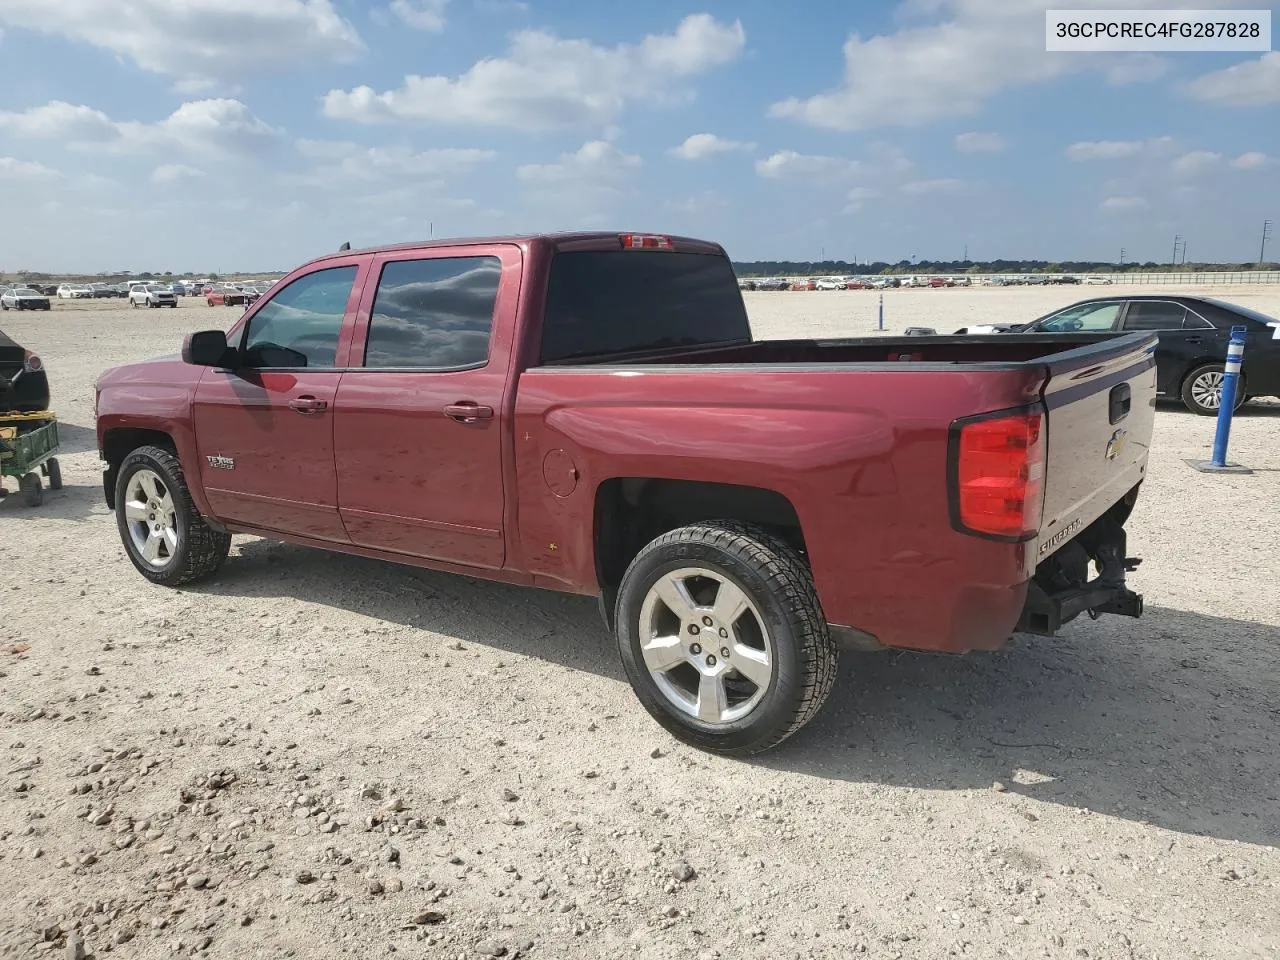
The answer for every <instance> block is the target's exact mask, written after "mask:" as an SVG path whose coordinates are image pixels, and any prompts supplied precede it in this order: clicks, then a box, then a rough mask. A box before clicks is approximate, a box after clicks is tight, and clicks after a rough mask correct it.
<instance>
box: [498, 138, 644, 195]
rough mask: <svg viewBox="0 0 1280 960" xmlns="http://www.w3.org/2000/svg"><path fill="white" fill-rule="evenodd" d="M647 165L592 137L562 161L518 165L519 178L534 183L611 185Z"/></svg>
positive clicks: (561, 157)
mask: <svg viewBox="0 0 1280 960" xmlns="http://www.w3.org/2000/svg"><path fill="white" fill-rule="evenodd" d="M642 165H643V161H641V159H640V158H639V157H637V156H635V155H634V154H629V153H623V152H622V151H621V150H619V149H618V148H617V147H615V146H614V145H613V144H612V143H607V142H606V141H604V140H589V141H588V142H586V143H584V144H583V145H582V146H581V147H580V148H578V150H576V151H574V152H573V153H565V154H561V156H560V162H559V163H544V164H539V163H527V164H525V165H523V166H520V167H517V168H516V177H517V178H518V179H520V180H523V181H524V182H525V183H531V184H584V185H599V184H609V183H613V182H615V181H618V180H621V179H624V178H625V177H626V175H627V172H628V171H630V170H635V169H637V168H639V167H640V166H642Z"/></svg>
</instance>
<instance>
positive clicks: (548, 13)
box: [0, 0, 1280, 271]
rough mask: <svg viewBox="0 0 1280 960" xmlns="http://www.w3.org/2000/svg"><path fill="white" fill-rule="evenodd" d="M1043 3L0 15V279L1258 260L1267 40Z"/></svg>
mask: <svg viewBox="0 0 1280 960" xmlns="http://www.w3.org/2000/svg"><path fill="white" fill-rule="evenodd" d="M1240 5H1243V4H1242V3H1240V2H1236V3H1234V4H1229V3H1220V4H1217V6H1219V7H1226V6H1240ZM1049 6H1050V4H1048V3H1040V2H1031V0H904V2H899V3H897V4H871V3H858V2H848V0H845V2H836V0H809V2H807V3H805V4H802V5H795V4H791V5H786V4H779V3H776V2H765V0H738V2H734V3H728V2H712V0H707V2H696V0H689V2H683V0H681V2H677V0H667V2H661V3H607V4H601V3H594V4H592V3H584V2H572V3H571V2H567V0H562V2H555V0H528V2H514V0H131V2H130V3H129V4H121V3H118V2H116V0H0V223H2V224H3V229H0V269H4V270H11V269H18V268H29V269H44V270H53V271H57V270H87V271H97V270H114V269H133V270H157V269H159V270H174V271H183V270H189V269H190V270H197V271H210V270H218V271H229V270H233V269H262V270H265V269H272V268H286V267H289V266H292V265H294V264H296V263H297V262H299V261H301V260H304V259H307V258H309V257H311V256H315V255H317V254H320V253H324V252H328V251H330V250H332V249H335V248H336V247H337V246H338V245H339V244H340V243H342V242H343V241H347V240H349V241H351V242H352V243H353V244H354V245H356V246H362V245H366V244H373V243H383V242H397V241H403V240H411V239H419V238H425V237H427V236H428V234H429V233H431V232H433V233H434V235H435V236H437V237H439V236H465V235H477V234H480V235H491V234H500V233H509V232H524V231H542V230H556V229H565V228H579V227H583V228H601V229H613V228H615V227H616V228H626V229H640V230H654V231H663V232H679V233H686V234H693V235H696V236H701V237H706V238H709V239H714V240H718V241H719V242H721V243H723V244H724V245H725V246H726V248H727V249H728V250H729V252H730V253H731V255H733V256H734V257H735V258H737V259H743V260H746V259H763V258H791V259H816V258H818V257H819V256H820V255H821V254H823V253H825V255H826V256H827V257H830V258H842V259H846V260H850V259H853V258H854V257H857V258H859V259H864V260H865V259H868V258H870V259H885V260H891V261H892V260H897V259H901V258H904V257H912V256H917V257H919V258H921V259H926V258H929V259H946V258H958V257H960V256H961V255H962V253H963V252H964V250H965V248H966V247H967V248H968V252H969V255H970V256H971V257H973V258H975V259H980V258H994V257H1012V258H1018V257H1044V258H1049V259H1094V258H1097V259H1111V260H1114V259H1116V258H1117V257H1118V256H1119V252H1120V248H1121V247H1124V248H1126V251H1127V258H1128V259H1135V260H1147V259H1154V260H1167V259H1168V258H1169V256H1170V254H1171V250H1172V243H1173V237H1174V235H1175V234H1181V235H1183V236H1184V237H1186V238H1187V239H1188V248H1187V253H1188V256H1189V257H1190V258H1191V259H1193V260H1195V259H1226V260H1237V259H1244V260H1248V259H1253V258H1256V256H1257V252H1258V241H1259V236H1260V232H1261V227H1262V220H1263V218H1264V217H1271V218H1272V219H1277V220H1280V52H1273V53H1267V54H1258V53H1249V54H1244V53H1241V54H1195V53H1177V54H1165V55H1152V54H1109V53H1108V54H1102V53H1093V54H1061V53H1053V54H1050V53H1046V52H1045V51H1044V10H1045V9H1046V8H1047V7H1049ZM1055 6H1062V4H1057V5H1055ZM1069 6H1073V7H1087V6H1094V7H1098V8H1104V7H1110V6H1117V5H1116V4H1102V3H1092V4H1090V3H1088V2H1081V0H1074V2H1073V3H1072V4H1070V5H1069ZM1125 6H1126V7H1129V8H1134V7H1144V6H1147V7H1153V8H1154V7H1169V6H1177V4H1175V3H1171V2H1170V0H1163V2H1160V3H1150V4H1144V3H1142V2H1141V0H1129V2H1128V3H1126V4H1125ZM1184 6H1195V7H1197V8H1204V7H1212V6H1214V4H1213V2H1212V0H1199V2H1197V3H1194V4H1184ZM1276 19H1277V20H1278V21H1280V17H1278V18H1276Z"/></svg>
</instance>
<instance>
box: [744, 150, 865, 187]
mask: <svg viewBox="0 0 1280 960" xmlns="http://www.w3.org/2000/svg"><path fill="white" fill-rule="evenodd" d="M858 167H859V163H858V161H857V160H849V159H847V158H845V157H825V156H821V155H817V154H806V153H797V152H796V151H794V150H779V151H778V152H777V153H775V154H774V155H773V156H771V157H767V158H766V159H764V160H757V161H756V173H758V174H759V175H760V176H762V177H767V178H769V179H770V180H790V179H804V180H838V179H840V178H842V177H848V176H851V175H852V174H854V173H856V172H857V170H858Z"/></svg>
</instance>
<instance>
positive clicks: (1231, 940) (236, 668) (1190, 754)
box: [0, 288, 1280, 960]
mask: <svg viewBox="0 0 1280 960" xmlns="http://www.w3.org/2000/svg"><path fill="white" fill-rule="evenodd" d="M1213 292H1214V293H1215V294H1216V295H1220V296H1226V297H1227V298H1228V299H1236V300H1238V301H1240V302H1242V303H1248V304H1249V305H1252V306H1255V307H1257V308H1258V309H1261V310H1264V311H1265V312H1270V313H1273V314H1280V289H1278V288H1241V289H1240V290H1239V291H1237V290H1235V289H1231V288H1227V289H1221V290H1217V289H1215V290H1214V291H1213ZM1081 296H1084V294H1083V293H1082V292H1081V291H1078V290H1077V291H1072V290H1039V289H1034V288H1014V289H1012V290H958V289H957V290H936V291H935V290H925V291H889V292H887V293H886V296H885V301H886V305H885V309H886V318H887V322H888V324H889V325H890V327H891V328H896V329H901V327H903V326H906V325H909V324H922V325H928V326H935V327H938V328H939V329H954V327H957V326H960V325H962V324H964V323H966V322H968V321H970V320H972V319H976V318H977V317H979V316H982V317H990V316H992V315H993V312H997V313H998V314H999V315H1000V316H1007V315H1019V316H1037V315H1040V314H1042V313H1046V312H1048V311H1049V310H1051V309H1053V308H1054V307H1056V306H1058V305H1060V304H1065V303H1067V302H1070V301H1071V300H1072V299H1076V298H1078V297H1081ZM747 299H748V304H749V309H750V310H751V313H752V315H753V318H754V319H755V320H756V321H757V326H758V329H759V330H761V331H762V332H763V333H765V334H767V335H769V336H783V335H791V336H814V335H838V334H842V333H854V332H865V331H867V330H869V328H870V325H871V324H872V323H873V322H874V316H875V302H876V299H877V297H876V295H875V294H873V293H869V292H868V293H866V295H863V292H859V291H851V292H849V293H847V294H846V293H811V294H800V293H797V294H751V295H748V298H747ZM157 314H158V315H157ZM235 315H236V311H233V310H227V311H223V310H209V309H208V308H206V307H204V306H203V305H202V304H201V305H199V306H196V305H194V304H193V303H192V302H190V301H188V302H187V303H184V305H183V306H182V307H181V308H180V309H178V310H174V311H158V312H157V311H152V312H144V311H135V312H134V315H130V313H129V311H128V308H127V307H126V308H124V309H121V308H119V307H108V306H104V305H102V304H100V303H99V304H74V305H71V304H65V303H57V304H55V307H54V310H53V312H52V313H51V314H40V315H39V316H38V317H34V316H33V317H28V316H26V315H17V316H15V315H12V314H7V315H5V317H4V320H3V324H4V328H5V330H6V332H7V333H9V334H11V335H13V336H14V337H15V338H16V339H17V340H18V341H19V342H22V343H24V344H25V345H27V346H29V347H32V348H34V349H35V350H37V351H38V352H39V353H40V354H41V355H42V356H43V358H44V359H45V362H46V364H47V366H48V369H49V372H50V377H51V380H52V384H53V393H54V405H55V408H56V410H57V411H58V413H59V414H60V417H61V419H62V424H63V443H64V452H63V456H62V462H63V473H64V478H65V481H66V488H65V489H64V490H63V491H61V492H59V493H52V492H51V493H49V494H48V497H47V499H46V501H45V504H44V506H42V507H40V508H38V509H35V510H31V509H27V508H25V507H23V506H22V505H21V503H20V498H17V497H12V496H11V497H10V498H8V499H7V500H5V501H3V502H0V565H2V566H3V569H5V570H6V571H9V572H10V573H11V574H14V575H12V576H10V577H8V578H6V580H5V581H4V583H3V585H2V586H0V590H3V594H4V599H5V617H4V618H3V619H2V620H0V771H3V773H4V775H5V780H4V781H3V782H4V784H6V785H7V787H6V788H5V789H0V956H15V957H25V956H32V955H41V954H45V953H50V952H52V954H53V955H54V956H67V957H72V956H75V955H76V952H77V951H81V952H83V953H84V954H88V955H92V956H96V957H99V958H105V957H110V956H137V957H143V958H152V957H156V958H160V957H165V958H167V957H172V956H175V955H177V954H175V953H174V952H173V949H174V947H175V945H179V944H180V948H179V950H180V954H181V955H190V954H191V953H192V952H193V951H195V952H197V954H198V953H199V951H201V950H202V949H203V950H205V951H206V954H207V955H209V956H228V957H239V956H246V957H248V956H258V955H263V956H266V955H270V956H287V955H289V954H290V953H292V954H293V955H295V956H304V955H305V956H307V957H308V958H315V960H339V958H343V960H345V958H349V957H351V956H365V955H370V956H371V955H375V954H377V955H384V954H389V953H391V952H393V951H394V952H395V953H397V954H398V955H402V956H430V957H437V956H438V957H448V958H456V957H459V956H461V957H464V958H465V957H472V956H500V955H502V954H494V953H492V952H489V953H482V952H480V950H479V948H480V947H482V946H483V947H489V946H493V947H496V948H499V949H503V950H506V951H507V953H506V954H505V955H506V956H508V957H510V956H514V955H516V954H520V955H522V956H524V955H528V956H531V957H548V958H578V957H580V958H594V957H598V956H602V955H610V956H622V955H626V956H630V955H635V956H638V957H677V956H680V957H684V956H689V957H699V956H707V957H721V958H728V957H735V958H736V957H743V958H752V960H754V958H765V957H768V958H775V957H781V958H785V960H790V958H792V957H799V958H801V960H807V958H810V957H822V958H842V957H846V956H851V955H856V956H863V955H865V956H868V957H883V958H888V957H893V956H901V957H903V958H912V960H916V958H932V957H947V956H951V955H955V956H979V957H985V956H992V957H994V956H1000V955H1003V956H1018V957H1021V956H1028V957H1040V956H1046V955H1047V956H1051V957H1054V958H1057V957H1083V956H1088V957H1093V958H1112V957H1115V958H1130V957H1133V958H1139V960H1149V958H1152V957H1176V958H1184V957H1185V958H1197V957H1213V958H1217V957H1222V958H1236V957H1266V956H1272V955H1275V954H1276V953H1277V952H1278V951H1280V918H1278V917H1277V914H1276V911H1275V910H1274V905H1275V902H1276V893H1277V886H1276V884H1277V877H1280V861H1278V859H1277V857H1278V855H1277V852H1276V849H1275V845H1276V843H1277V841H1278V840H1280V836H1278V834H1280V792H1278V788H1277V784H1280V754H1277V752H1276V751H1275V749H1274V743H1275V739H1276V726H1277V721H1278V719H1280V680H1278V679H1277V673H1276V670H1275V662H1276V651H1277V650H1280V595H1278V594H1277V592H1276V591H1275V590H1274V589H1273V585H1274V584H1275V583H1276V582H1280V551H1277V550H1276V549H1275V530H1276V528H1277V525H1278V523H1277V521H1280V444H1277V443H1276V436H1277V428H1278V427H1280V406H1270V407H1268V406H1262V405H1256V406H1255V405H1251V406H1250V407H1249V408H1247V409H1246V412H1245V413H1244V414H1243V415H1242V416H1241V417H1239V418H1238V419H1237V421H1236V424H1235V426H1234V429H1233V432H1232V438H1231V450H1232V457H1233V459H1237V460H1240V461H1242V462H1244V463H1247V464H1248V465H1250V466H1252V467H1254V468H1255V469H1256V470H1257V471H1258V472H1256V473H1255V474H1254V475H1253V476H1251V477H1207V476H1204V475H1201V474H1197V473H1193V472H1191V471H1190V470H1188V468H1187V467H1186V466H1185V465H1184V464H1183V462H1182V461H1183V459H1184V458H1192V457H1202V456H1204V455H1206V453H1207V450H1208V447H1209V444H1210V442H1211V438H1212V426H1213V425H1212V422H1211V421H1208V420H1206V419H1203V418H1198V417H1194V416H1191V415H1189V414H1186V413H1183V412H1180V411H1179V410H1177V409H1173V408H1171V409H1163V408H1162V409H1161V410H1160V411H1159V413H1158V416H1157V418H1156V420H1157V424H1156V436H1155V441H1154V446H1153V450H1152V459H1151V469H1150V476H1149V479H1148V480H1147V489H1145V490H1144V492H1143V496H1142V497H1141V498H1140V500H1139V504H1138V507H1137V510H1136V511H1135V513H1134V516H1133V518H1132V521H1131V522H1130V525H1129V531H1130V535H1129V546H1130V552H1131V553H1134V554H1136V555H1140V556H1142V557H1144V558H1145V563H1144V564H1143V566H1142V567H1141V569H1140V570H1139V571H1138V572H1137V573H1136V574H1135V575H1134V578H1133V582H1134V584H1135V586H1136V587H1137V588H1138V589H1140V590H1141V591H1143V592H1144V593H1145V594H1146V599H1147V604H1148V606H1147V614H1146V616H1145V617H1144V618H1143V619H1141V620H1138V621H1130V620H1121V619H1117V618H1107V617H1104V618H1103V619H1101V620H1099V621H1097V622H1091V621H1089V620H1088V619H1087V618H1082V619H1081V620H1080V621H1078V622H1076V623H1073V624H1071V625H1070V626H1069V627H1068V628H1067V629H1066V630H1065V631H1064V634H1063V635H1062V636H1061V637H1059V638H1058V639H1055V640H1040V639H1033V638H1029V637H1018V638H1015V639H1014V640H1013V641H1012V642H1011V644H1010V645H1009V646H1008V647H1007V648H1006V649H1004V650H1002V651H1000V652H998V653H994V654H986V655H975V656H970V657H964V658H944V657H921V656H915V655H911V654H905V653H893V654H885V655H867V656H857V655H849V656H846V657H845V658H844V660H843V662H842V667H841V677H840V681H839V683H838V684H837V688H836V691H835V694H834V695H833V697H832V699H831V701H830V703H829V704H828V706H827V708H826V709H825V710H824V711H823V713H822V714H821V715H820V716H819V717H818V718H817V719H816V720H815V721H814V723H812V724H811V725H810V726H809V727H808V728H806V730H804V731H803V732H802V733H800V734H799V735H798V736H796V737H795V738H794V739H793V740H791V741H789V742H788V743H787V744H786V745H784V746H783V747H782V748H781V749H779V750H777V751H775V752H773V753H770V754H768V755H766V756H764V757H761V758H759V759H758V760H756V761H751V762H744V761H732V760H726V759H723V758H719V757H714V756H710V755H706V754H702V753H699V752H697V751H695V750H692V749H690V748H687V747H684V746H683V745H680V744H678V743H675V742H673V741H670V740H669V739H668V738H666V737H665V735H664V734H663V733H662V732H661V730H660V729H659V728H657V727H656V726H655V724H654V723H653V722H652V721H651V720H650V719H649V717H648V716H647V715H646V714H645V713H644V711H643V710H642V709H641V708H640V707H639V705H638V704H637V703H636V701H635V699H634V697H633V695H632V694H631V691H630V689H629V687H628V686H627V683H626V680H625V677H624V675H623V672H622V669H621V667H620V665H619V663H618V660H617V654H616V652H615V650H614V649H613V644H612V641H611V640H610V638H609V637H607V636H606V635H605V633H604V631H603V629H602V628H601V626H600V624H599V621H598V614H597V612H596V606H595V603H594V602H593V601H591V600H589V599H582V598H576V597H566V596H561V595H557V594H554V593H540V592H532V591H528V590H523V589H519V588H514V587H508V586H503V585H499V584H492V583H486V582H482V581H478V580H471V579H467V578H462V577H453V576H449V575H445V574H437V573H433V572H428V571H421V570H415V569H411V568H408V567H399V566H393V565H388V564H383V563H378V562H375V561H371V560H365V559H360V558H353V557H339V556H333V555H328V554H324V553H321V552H317V551H311V550H306V549H303V548H299V547H292V546H284V545H279V544H272V543H267V542H264V541H259V540H255V539H253V538H248V537H237V538H236V539H235V545H234V547H233V551H232V555H231V557H230V558H229V560H228V562H227V564H226V566H225V567H224V568H223V570H222V572H221V574H220V575H219V577H218V578H217V579H215V580H213V581H211V582H210V583H208V584H204V585H201V586H199V587H195V588H190V589H184V590H180V591H173V590H164V589H160V588H157V587H153V586H151V585H149V584H148V583H146V582H145V581H144V580H143V579H142V578H141V577H140V576H138V575H137V573H136V572H135V571H134V570H133V568H132V567H131V566H130V565H129V563H128V562H127V560H126V559H125V557H124V555H123V551H122V549H121V547H120V544H119V540H118V537H117V533H116V529H115V525H114V522H113V520H112V518H111V516H110V515H109V514H108V513H107V511H106V508H105V506H104V505H103V503H102V498H101V486H100V473H99V465H98V462H97V459H96V455H95V453H94V449H93V448H94V441H93V435H92V423H93V421H92V405H93V391H92V383H93V379H94V377H95V376H96V375H97V374H98V372H99V371H100V370H101V369H102V368H103V367H105V366H107V365H109V364H114V363H119V362H122V361H125V360H130V359H139V358H145V357H149V356H156V355H160V354H165V353H173V352H176V350H177V348H178V346H179V344H180V342H181V335H182V334H183V333H184V332H186V331H189V330H193V329H200V328H202V327H207V326H209V325H210V324H213V323H223V324H226V323H229V322H230V320H231V319H232V318H233V317H234V316H235ZM9 486H10V488H12V483H10V485H9ZM1224 556H1225V559H1223V558H1224ZM15 572H16V573H15ZM8 651H14V652H8ZM446 664H447V666H446ZM499 664H501V666H499ZM90 667H96V668H97V672H96V673H90V672H87V671H88V670H89V668H90ZM317 711H318V712H317ZM592 725H594V729H591V728H592ZM655 743H657V744H660V745H661V746H659V747H655ZM655 755H656V756H655ZM657 757H662V758H664V759H663V760H662V762H661V763H657V764H655V763H654V762H653V759H651V758H654V759H656V758H657ZM36 758H38V760H39V762H38V763H32V762H31V761H32V760H35V759H36ZM588 773H594V774H597V776H594V777H588V776H587V775H586V774H588ZM16 783H22V784H25V789H23V790H21V791H18V790H15V789H11V787H12V786H13V785H15V784H16ZM995 784H1001V785H1003V786H1004V788H1005V789H1004V790H1003V791H998V790H994V789H993V786H994V785H995ZM504 791H506V792H504ZM508 792H509V793H510V794H512V795H515V796H516V797H517V798H518V801H519V802H518V803H517V802H516V800H506V799H504V798H505V797H506V796H507V793H508ZM299 797H302V798H303V800H302V801H301V802H300V801H299V799H298V798H299ZM517 810H518V812H519V816H518V817H516V816H514V815H513V812H514V811H517ZM388 851H390V853H389V852H388ZM392 854H394V856H392ZM10 865H12V866H10ZM694 865H696V870H694ZM508 867H513V868H514V869H513V870H508V869H506V868H508ZM677 867H679V868H680V869H679V871H678V872H677V870H676V869H675V868H677ZM685 867H688V869H689V871H690V874H689V877H688V879H685V874H684V869H683V868H685ZM303 876H309V877H311V878H312V880H311V882H309V883H302V884H299V882H298V881H299V879H300V878H302V877H303ZM375 883H376V884H380V885H381V889H382V893H381V894H377V895H373V894H371V891H372V890H373V889H374V884H375ZM672 911H674V913H672ZM156 920H159V921H160V923H159V924H158V925H153V921H156ZM530 943H532V944H533V946H532V947H530V946H528V944H530Z"/></svg>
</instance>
